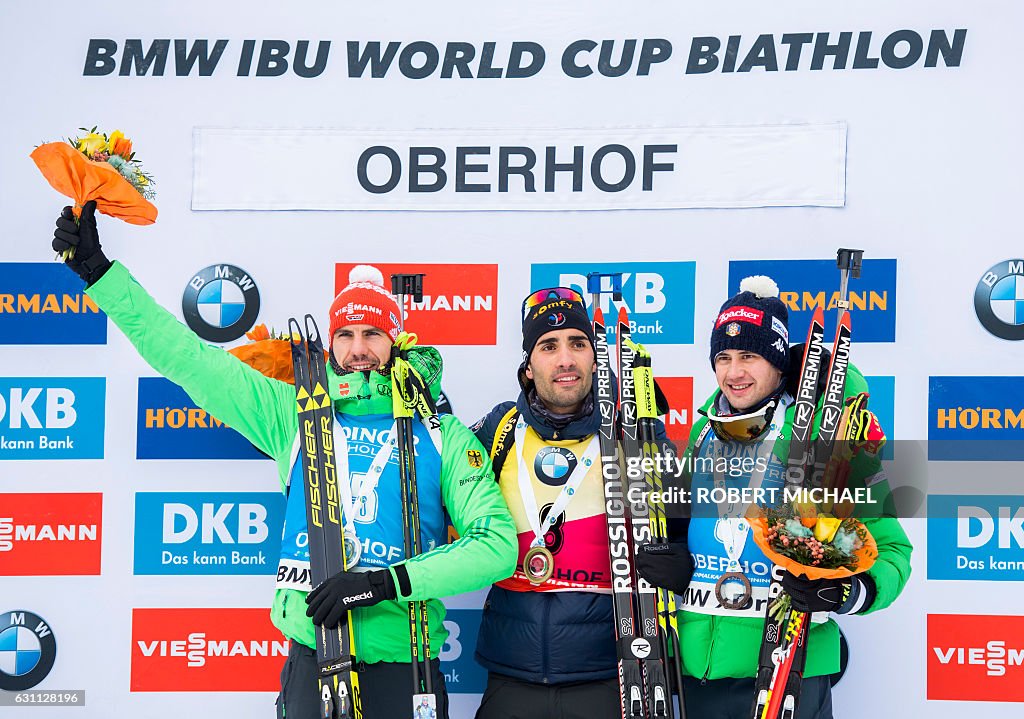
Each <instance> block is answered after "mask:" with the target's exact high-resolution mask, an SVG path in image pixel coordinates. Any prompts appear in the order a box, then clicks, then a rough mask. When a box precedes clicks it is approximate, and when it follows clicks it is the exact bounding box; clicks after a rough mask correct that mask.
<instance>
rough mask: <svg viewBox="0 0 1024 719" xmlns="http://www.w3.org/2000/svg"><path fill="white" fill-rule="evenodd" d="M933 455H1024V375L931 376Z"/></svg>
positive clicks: (930, 441)
mask: <svg viewBox="0 0 1024 719" xmlns="http://www.w3.org/2000/svg"><path fill="white" fill-rule="evenodd" d="M928 459H930V460H962V461H971V460H973V461H997V460H1004V461H1005V460H1020V459H1024V377H1018V376H1012V377H929V378H928Z"/></svg>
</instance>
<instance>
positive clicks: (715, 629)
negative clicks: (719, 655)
mask: <svg viewBox="0 0 1024 719" xmlns="http://www.w3.org/2000/svg"><path fill="white" fill-rule="evenodd" d="M715 624H716V619H715V617H714V616H712V617H711V643H710V644H708V662H707V664H708V665H707V668H706V669H705V670H704V676H702V677H701V678H700V685H701V686H704V685H705V684H707V683H708V674H710V673H711V655H712V653H713V652H714V650H715V636H716V635H717V634H718V627H716V626H715Z"/></svg>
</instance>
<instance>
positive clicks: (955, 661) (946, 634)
mask: <svg viewBox="0 0 1024 719" xmlns="http://www.w3.org/2000/svg"><path fill="white" fill-rule="evenodd" d="M1022 665H1024V617H1022V616H1016V615H1014V616H998V615H976V614H929V615H928V699H931V700H934V699H945V700H954V701H979V702H1024V667H1022Z"/></svg>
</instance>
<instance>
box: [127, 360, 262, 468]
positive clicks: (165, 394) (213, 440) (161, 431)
mask: <svg viewBox="0 0 1024 719" xmlns="http://www.w3.org/2000/svg"><path fill="white" fill-rule="evenodd" d="M137 425H138V431H137V433H136V437H137V442H138V444H137V446H136V450H135V456H136V458H137V459H266V458H267V456H266V455H264V454H262V453H260V451H259V450H257V449H256V448H255V447H254V446H253V445H252V443H251V442H249V440H247V439H246V438H245V437H243V436H242V435H240V434H239V433H238V432H236V431H235V430H233V429H231V428H230V427H228V426H227V425H225V424H224V423H223V422H221V421H220V420H218V419H217V418H215V417H213V416H212V415H210V414H209V413H207V412H206V410H203V409H200V408H199V407H197V406H196V404H195V402H193V401H192V398H191V397H189V396H188V394H186V393H185V390H183V389H182V388H181V387H179V386H178V385H176V384H174V383H173V382H171V381H170V380H167V379H164V378H163V377H140V378H139V413H138V418H137Z"/></svg>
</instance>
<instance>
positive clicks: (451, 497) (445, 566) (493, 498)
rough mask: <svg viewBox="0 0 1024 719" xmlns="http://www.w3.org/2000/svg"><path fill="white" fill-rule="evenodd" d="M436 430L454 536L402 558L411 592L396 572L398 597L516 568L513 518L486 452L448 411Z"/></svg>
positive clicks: (451, 589)
mask: <svg viewBox="0 0 1024 719" xmlns="http://www.w3.org/2000/svg"><path fill="white" fill-rule="evenodd" d="M441 431H442V434H443V436H444V446H443V449H442V456H441V495H442V499H443V501H444V506H445V507H446V508H447V510H448V514H449V515H450V516H451V518H452V524H454V525H455V530H456V531H457V532H458V533H459V538H458V539H457V540H455V541H454V542H452V543H451V544H446V545H443V546H441V547H437V548H436V549H434V550H432V551H429V552H426V553H424V554H421V555H420V556H418V557H414V558H413V559H410V560H409V561H407V562H405V563H404V565H403V566H404V567H405V569H406V571H407V572H408V575H409V586H410V587H411V593H409V594H405V593H403V589H402V582H401V581H399V576H398V575H396V577H395V579H396V586H398V587H399V595H400V597H399V598H401V599H411V600H423V599H435V598H437V597H446V596H450V595H454V594H462V593H463V592H471V591H474V590H476V589H482V588H483V587H486V586H488V585H490V584H493V583H494V582H497V581H500V580H502V579H505V578H507V577H510V576H512V572H513V571H514V570H515V564H516V558H517V556H518V547H517V544H516V529H515V523H514V522H513V521H512V515H511V514H509V511H508V507H507V506H506V505H505V500H504V498H503V497H502V496H501V492H500V491H499V489H498V483H497V482H495V481H494V473H493V471H492V470H491V465H490V462H488V461H487V457H488V453H487V451H486V450H485V449H484V448H483V445H481V444H480V442H479V440H477V438H476V437H475V436H474V435H473V433H472V432H470V431H469V429H467V428H466V426H465V425H463V424H462V423H461V422H460V421H459V420H458V419H456V418H455V417H453V416H452V415H444V416H442V417H441ZM392 571H393V572H394V567H392Z"/></svg>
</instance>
